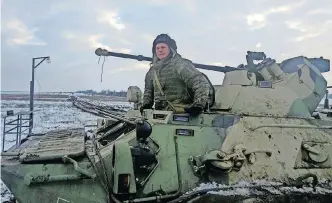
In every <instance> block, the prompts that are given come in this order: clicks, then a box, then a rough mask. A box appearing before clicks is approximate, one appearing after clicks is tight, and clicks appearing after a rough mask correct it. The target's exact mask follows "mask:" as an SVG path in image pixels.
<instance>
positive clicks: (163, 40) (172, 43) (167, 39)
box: [152, 34, 177, 55]
mask: <svg viewBox="0 0 332 203" xmlns="http://www.w3.org/2000/svg"><path fill="white" fill-rule="evenodd" d="M158 43H165V44H167V45H168V46H169V47H170V48H171V49H173V50H175V51H176V50H177V46H176V42H175V40H174V39H172V38H171V37H170V36H168V35H167V34H160V35H158V36H157V37H156V39H155V40H154V41H153V44H152V55H154V54H155V53H156V45H157V44H158Z"/></svg>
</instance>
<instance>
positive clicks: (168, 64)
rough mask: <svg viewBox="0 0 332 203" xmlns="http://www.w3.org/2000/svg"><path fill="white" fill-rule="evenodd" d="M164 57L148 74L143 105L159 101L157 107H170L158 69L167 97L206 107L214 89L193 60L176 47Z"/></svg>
mask: <svg viewBox="0 0 332 203" xmlns="http://www.w3.org/2000/svg"><path fill="white" fill-rule="evenodd" d="M173 53H174V54H170V55H169V56H168V58H166V59H165V60H163V61H160V60H158V61H156V62H154V63H153V64H152V67H151V68H150V69H149V71H148V72H147V74H146V77H145V89H144V97H143V105H148V106H150V107H152V106H153V103H154V102H156V103H159V105H156V107H157V109H159V110H160V109H164V108H165V107H167V101H166V100H165V98H164V96H162V94H161V92H160V90H159V88H158V86H157V84H156V81H155V78H154V71H156V73H157V76H158V79H159V82H160V85H161V87H162V90H163V92H164V94H165V95H166V99H167V100H168V101H170V102H171V103H173V104H193V105H196V106H200V107H202V108H204V107H205V106H206V103H207V102H208V96H209V93H210V91H211V88H210V85H209V82H208V80H207V79H206V78H205V77H204V76H203V75H202V74H201V73H200V72H199V71H198V70H197V69H196V68H195V67H194V65H193V64H192V62H191V61H189V60H187V59H183V58H182V57H181V56H180V55H179V54H177V53H176V52H175V51H174V50H173Z"/></svg>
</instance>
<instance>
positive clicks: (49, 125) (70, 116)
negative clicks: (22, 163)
mask: <svg viewBox="0 0 332 203" xmlns="http://www.w3.org/2000/svg"><path fill="white" fill-rule="evenodd" d="M80 97H81V96H80ZM83 98H85V99H89V100H92V101H94V102H96V103H97V102H99V103H103V104H104V105H105V104H106V105H110V106H116V107H118V108H130V107H131V105H130V104H129V103H128V102H125V98H119V97H118V98H116V97H105V96H92V97H91V96H83ZM35 99H36V100H35V102H34V109H35V110H36V112H35V114H34V127H33V133H44V132H47V131H49V130H54V129H64V128H68V127H83V126H85V125H95V124H96V121H97V118H98V117H97V116H94V115H91V114H89V113H85V112H82V111H80V110H79V109H77V108H75V107H73V106H72V103H71V102H70V101H67V99H68V95H56V94H43V95H36V97H35ZM7 110H14V112H20V111H29V95H26V94H2V95H1V129H3V116H4V115H6V112H7ZM8 119H13V118H8ZM8 129H10V127H8V128H6V130H8ZM86 129H89V128H86ZM2 136H3V131H2V130H1V138H2ZM15 136H16V135H6V142H5V149H8V148H9V147H11V146H13V145H14V144H15V142H14V141H15ZM23 137H24V136H23ZM1 140H2V139H1ZM1 142H2V141H1ZM1 148H2V145H1ZM11 198H12V194H11V193H10V191H8V189H7V187H6V186H5V185H4V184H3V183H2V181H1V203H5V202H7V203H8V202H11V201H10V199H11Z"/></svg>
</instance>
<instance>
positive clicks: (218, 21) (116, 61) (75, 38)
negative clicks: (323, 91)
mask: <svg viewBox="0 0 332 203" xmlns="http://www.w3.org/2000/svg"><path fill="white" fill-rule="evenodd" d="M160 33H168V34H169V35H170V36H171V37H172V38H174V39H175V40H176V42H177V45H178V51H179V53H180V54H181V55H182V56H183V57H185V58H188V59H191V60H192V61H193V62H196V63H205V64H219V65H229V66H235V67H236V66H237V65H239V64H241V63H245V62H246V61H245V55H246V52H247V51H248V50H251V51H264V52H265V53H266V54H267V55H268V57H271V58H275V59H276V60H277V61H278V62H281V61H282V60H284V59H286V58H288V57H295V56H299V55H305V56H307V57H320V56H323V57H324V58H329V59H332V37H331V33H332V0H303V1H300V0H297V1H289V0H250V1H248V0H232V1H221V0H215V1H209V0H204V1H203V0H202V1H195V0H140V1H137V0H132V1H129V0H128V1H126V0H122V1H113V0H104V1H103V0H2V1H1V90H22V91H28V90H29V81H30V80H31V64H32V59H31V58H32V57H38V56H51V63H50V64H48V63H46V62H44V63H42V64H41V65H40V66H39V67H38V68H37V69H36V81H37V82H36V83H35V84H36V86H35V88H36V91H37V92H44V91H76V90H82V89H94V90H98V91H99V90H102V89H111V90H118V91H119V90H127V87H128V86H129V85H137V86H139V87H140V88H142V89H143V87H144V77H145V74H146V72H147V70H148V68H149V63H148V62H139V61H136V60H125V59H122V58H114V57H108V58H107V60H106V62H105V65H104V73H103V81H102V82H101V81H100V75H101V63H100V64H98V57H97V56H96V55H95V53H94V51H95V49H96V48H98V47H102V48H107V49H108V50H110V51H120V52H125V53H130V54H142V55H145V56H151V44H152V41H153V39H154V38H155V37H156V36H157V35H158V34H160ZM101 62H102V59H101ZM202 72H204V73H206V74H207V75H208V76H209V77H210V79H211V81H212V83H213V84H221V82H222V79H223V73H217V72H212V71H202ZM324 76H325V77H326V78H327V80H328V84H329V85H332V71H331V72H330V73H325V74H324Z"/></svg>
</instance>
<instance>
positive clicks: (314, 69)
mask: <svg viewBox="0 0 332 203" xmlns="http://www.w3.org/2000/svg"><path fill="white" fill-rule="evenodd" d="M95 53H96V54H97V55H99V56H115V57H123V58H130V59H138V60H146V61H149V60H151V58H148V57H144V56H133V55H129V54H121V53H114V52H108V51H107V50H102V49H97V50H96V52H95ZM246 58H247V65H240V66H238V67H237V68H235V67H218V66H209V65H202V64H195V65H196V67H197V68H201V69H208V70H214V71H220V72H225V77H224V80H223V82H222V84H220V85H214V95H212V97H213V98H214V99H213V100H214V102H212V103H210V106H209V108H207V109H206V110H205V111H204V112H202V113H201V114H200V115H198V116H195V117H193V116H191V115H190V114H187V113H177V112H173V111H160V110H154V109H146V110H144V112H143V113H142V115H141V113H140V112H139V110H138V108H139V104H140V102H141V97H142V91H141V90H139V88H138V87H135V86H131V87H129V88H128V94H127V95H128V101H130V102H134V103H135V109H133V110H130V111H128V112H127V115H126V118H125V119H121V120H119V121H116V122H114V120H112V121H111V120H108V119H102V120H99V121H98V129H97V130H96V131H95V132H94V134H93V136H92V137H89V136H87V134H86V133H85V132H84V131H83V130H82V129H71V130H70V129H68V130H62V131H51V132H49V133H47V134H46V135H45V136H30V137H28V138H27V139H25V141H24V142H23V143H22V144H21V145H20V146H19V147H13V148H11V149H10V150H8V151H6V152H5V153H3V157H2V163H1V172H2V176H1V179H2V180H3V181H4V183H5V184H6V185H7V186H8V187H9V189H10V190H11V191H12V192H13V193H14V195H15V197H16V198H17V200H18V202H22V203H23V202H34V203H39V202H82V203H85V202H128V203H129V202H304V201H305V202H330V201H331V197H332V196H331V195H332V185H331V181H332V119H331V118H330V117H329V116H320V115H321V114H322V113H321V112H319V111H317V107H318V106H319V104H320V102H321V101H322V99H323V98H324V96H325V94H326V89H327V81H326V79H325V78H324V77H323V75H322V72H328V71H330V61H329V60H327V59H323V58H307V57H304V56H298V57H294V58H289V59H287V60H284V61H282V62H276V61H275V60H274V59H271V58H267V57H266V55H265V54H264V53H262V52H259V53H257V52H248V54H247V56H246ZM255 60H260V61H261V62H259V63H256V64H255V63H254V61H255ZM317 115H318V116H317ZM324 115H325V114H324ZM123 123H126V125H123Z"/></svg>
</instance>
